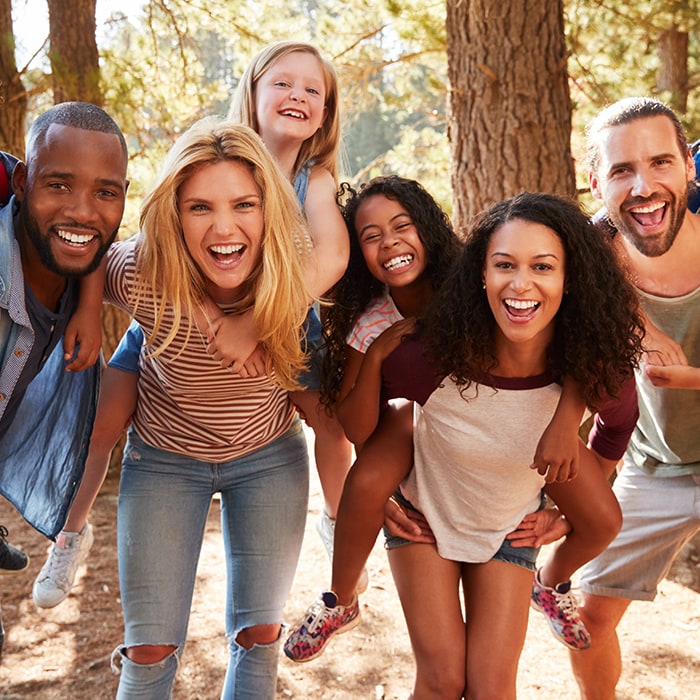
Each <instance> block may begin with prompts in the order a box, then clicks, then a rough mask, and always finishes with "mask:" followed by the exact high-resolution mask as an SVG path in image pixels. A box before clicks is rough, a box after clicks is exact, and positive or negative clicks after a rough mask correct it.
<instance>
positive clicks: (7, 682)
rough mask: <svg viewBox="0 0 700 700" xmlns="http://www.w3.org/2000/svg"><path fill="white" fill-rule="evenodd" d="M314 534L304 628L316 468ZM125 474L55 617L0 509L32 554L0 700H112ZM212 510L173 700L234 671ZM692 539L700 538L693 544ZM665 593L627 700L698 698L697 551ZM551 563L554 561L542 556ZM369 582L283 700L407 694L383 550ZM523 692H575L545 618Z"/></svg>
mask: <svg viewBox="0 0 700 700" xmlns="http://www.w3.org/2000/svg"><path fill="white" fill-rule="evenodd" d="M311 487H312V488H311V497H310V501H309V513H308V519H307V527H306V535H305V539H304V545H303V549H302V553H301V559H300V562H299V567H298V569H297V573H296V578H295V582H294V587H293V589H292V593H291V596H290V598H289V601H288V604H287V608H286V614H285V617H286V622H287V623H288V624H290V623H291V624H293V623H295V622H296V621H297V620H298V619H299V618H300V617H301V615H302V614H303V612H304V610H305V609H306V607H307V606H308V605H309V604H310V603H311V601H312V600H313V599H314V598H315V597H316V595H317V594H318V591H319V590H320V589H322V588H323V587H325V586H326V585H327V582H328V580H329V577H330V565H329V562H328V559H327V557H326V553H325V550H324V549H323V546H322V544H321V541H320V539H319V537H318V535H317V534H316V531H315V527H314V526H315V521H316V518H317V516H318V513H319V511H320V508H321V507H322V498H321V494H320V489H319V485H318V480H317V478H316V474H315V469H313V470H312V481H311ZM117 489H118V484H117V479H116V478H114V477H111V478H108V480H107V482H106V483H105V485H104V487H103V489H102V492H101V493H100V496H99V497H98V500H97V503H96V505H95V508H94V510H93V513H92V516H91V521H92V523H93V525H94V527H95V544H94V545H93V548H92V551H91V552H90V556H89V559H88V561H87V565H86V566H84V567H83V569H82V571H81V572H80V574H79V583H78V585H77V586H76V588H75V589H74V592H73V594H71V596H70V597H69V598H68V599H67V600H66V601H65V602H64V603H62V604H61V605H59V606H58V607H56V608H54V609H52V610H41V609H38V608H37V607H36V606H35V605H34V603H33V602H32V597H31V588H32V583H33V580H34V577H35V576H36V574H37V573H38V571H39V569H40V568H41V566H42V564H43V562H44V557H45V552H46V547H47V541H46V540H45V539H44V538H43V536H41V535H39V534H38V533H37V532H35V531H34V530H32V529H31V528H30V527H29V526H28V525H27V524H26V523H24V521H23V520H22V519H21V518H20V517H19V515H18V514H17V513H16V512H15V511H14V510H13V509H12V507H11V506H9V505H8V504H7V503H6V502H5V501H4V500H2V499H0V501H2V502H1V503H0V523H2V524H4V525H5V526H6V527H7V528H8V529H9V531H10V538H9V539H10V542H12V543H13V544H16V545H18V546H21V547H22V548H23V549H24V550H25V551H26V552H27V553H28V554H29V555H30V557H31V562H30V566H29V569H28V570H27V571H25V572H23V573H22V574H19V575H15V576H0V603H1V604H2V615H3V621H4V624H5V630H6V640H5V647H4V651H3V656H2V662H1V664H0V700H18V699H20V698H22V699H26V698H31V699H32V700H102V699H103V698H105V699H106V698H111V697H114V693H115V690H116V686H117V677H116V676H115V675H113V673H112V672H111V670H110V663H109V661H110V655H111V652H112V650H113V649H114V648H115V647H116V646H117V645H118V644H119V643H120V641H121V639H122V616H121V607H120V601H119V584H118V579H117V563H116V551H115V544H116V542H115V521H116V507H117ZM218 511H219V505H218V501H216V500H215V501H213V503H212V508H211V512H210V514H209V521H208V525H207V530H206V535H205V541H204V546H203V548H202V556H201V558H200V563H199V569H198V576H197V585H196V590H195V599H194V603H193V607H192V616H191V620H190V628H189V639H188V643H187V647H186V649H185V652H184V656H183V659H182V664H181V667H180V671H179V676H178V680H177V683H176V686H175V690H174V694H173V698H174V700H215V699H216V698H219V696H220V689H221V685H222V682H223V676H224V672H225V667H226V659H227V653H226V645H225V642H224V637H223V633H222V625H223V586H224V563H223V545H222V542H221V532H220V527H219V520H218ZM694 542H697V538H696V540H695V541H694ZM690 546H694V547H695V548H694V549H693V550H692V551H690V558H689V560H688V562H687V563H686V564H684V565H683V566H676V567H675V568H674V570H673V571H672V572H671V575H670V576H669V578H668V579H666V580H664V581H663V582H662V584H661V586H660V590H659V595H658V596H657V599H656V601H655V602H654V603H632V605H631V606H630V608H629V610H628V613H627V614H626V616H625V617H624V619H623V621H622V623H621V625H620V627H619V632H620V639H621V643H622V649H623V664H624V670H623V676H622V680H621V683H620V685H619V689H618V696H617V697H618V700H647V699H649V700H690V698H692V697H698V695H697V692H698V688H700V551H698V548H697V547H696V546H695V545H692V543H691V545H690ZM541 556H546V553H543V554H542V555H541ZM368 570H369V576H370V587H369V589H368V591H367V593H365V594H364V596H363V597H362V600H361V605H362V615H363V621H362V624H361V625H360V626H359V627H357V628H356V629H355V630H353V631H352V632H349V633H347V634H345V635H341V636H339V637H337V638H336V639H334V640H333V642H332V643H331V644H330V646H329V649H328V650H327V651H326V653H325V654H324V655H323V656H322V657H320V658H319V659H317V660H315V661H312V662H310V663H307V664H301V665H295V664H293V663H292V662H290V661H289V660H288V659H287V658H286V657H284V655H281V658H280V665H279V680H278V692H277V696H278V698H299V699H309V700H361V699H362V700H365V699H366V700H382V699H383V700H395V699H396V700H398V699H405V698H406V697H407V696H408V694H409V692H410V689H411V685H412V680H413V659H412V655H411V648H410V643H409V640H408V635H407V633H406V627H405V623H404V620H403V615H402V613H401V608H400V605H399V602H398V598H397V595H396V591H395V588H394V583H393V580H392V578H391V574H390V571H389V566H388V564H387V560H386V556H385V553H384V550H383V548H382V546H381V543H380V542H378V543H377V545H376V546H375V548H374V551H373V552H372V555H371V558H370V560H369V563H368ZM518 697H519V698H521V700H535V699H537V700H558V699H560V698H575V697H577V692H576V686H575V683H574V681H573V678H572V675H571V671H570V668H569V663H568V656H567V651H566V649H565V648H564V647H563V646H562V645H560V644H557V643H556V642H555V641H554V639H553V637H552V636H551V635H550V633H549V630H548V628H547V625H546V623H545V621H544V618H543V617H542V616H541V615H539V614H537V613H535V612H531V613H530V621H529V628H528V634H527V639H526V642H525V648H524V651H523V655H522V657H521V661H520V672H519V678H518Z"/></svg>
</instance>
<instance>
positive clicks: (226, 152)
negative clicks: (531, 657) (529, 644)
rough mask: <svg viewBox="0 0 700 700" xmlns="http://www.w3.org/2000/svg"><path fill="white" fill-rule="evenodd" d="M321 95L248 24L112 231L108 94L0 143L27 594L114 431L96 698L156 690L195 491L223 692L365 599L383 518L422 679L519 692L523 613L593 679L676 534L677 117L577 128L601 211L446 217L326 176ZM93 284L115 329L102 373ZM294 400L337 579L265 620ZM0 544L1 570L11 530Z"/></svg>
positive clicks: (3, 461) (511, 204)
mask: <svg viewBox="0 0 700 700" xmlns="http://www.w3.org/2000/svg"><path fill="white" fill-rule="evenodd" d="M338 102H339V95H338V83H337V78H336V75H335V72H334V70H333V67H332V65H331V64H330V63H329V62H328V61H327V59H325V58H324V57H323V56H322V55H321V54H320V53H319V52H318V50H317V49H316V48H315V47H313V46H311V45H308V44H303V43H297V42H278V43H275V44H273V45H271V46H268V47H266V48H265V49H263V51H261V52H260V54H258V56H256V57H255V58H254V59H253V61H252V62H251V64H250V66H249V67H248V69H247V70H246V72H245V74H244V76H243V77H242V79H241V81H240V84H239V87H238V89H237V93H236V95H235V97H234V100H233V103H232V107H231V111H230V113H229V115H228V117H227V118H225V119H220V118H214V117H210V118H205V119H203V120H201V121H199V122H197V123H196V124H194V125H193V126H191V127H190V128H189V129H188V130H187V131H185V132H184V133H183V134H182V135H181V136H180V138H179V139H178V140H177V142H176V143H175V144H174V145H173V147H172V148H171V150H170V152H169V153H168V155H167V157H166V159H165V162H164V164H163V166H162V169H161V171H160V173H159V175H158V178H157V180H156V182H155V184H154V186H153V187H152V189H151V190H150V192H149V193H148V195H147V196H146V198H145V200H144V202H143V204H142V207H141V213H140V222H139V223H140V225H139V231H138V233H137V234H136V235H134V236H133V237H131V238H129V239H127V240H124V241H117V240H115V239H116V234H117V230H118V228H119V224H120V221H121V217H122V213H123V208H124V202H125V197H126V192H127V188H128V180H127V177H126V166H127V160H128V158H127V150H126V144H125V141H124V137H123V136H122V134H121V132H120V131H119V129H118V127H117V125H116V124H115V123H114V122H113V120H112V119H111V118H110V117H109V116H108V115H106V114H105V113H104V111H103V110H101V109H99V108H97V107H95V106H93V105H88V104H84V103H65V104H62V105H57V106H56V107H54V108H52V109H50V110H48V111H47V112H45V113H44V114H42V115H41V116H40V117H39V118H37V120H36V121H35V122H34V124H33V125H32V127H31V129H30V132H29V135H28V142H27V150H26V155H25V160H24V161H21V162H18V163H16V164H15V163H14V162H12V161H11V160H8V161H3V163H5V162H6V163H7V168H6V171H7V172H8V174H9V183H8V184H9V186H8V188H7V195H10V194H11V193H12V196H11V198H10V200H9V202H8V203H7V204H6V205H5V206H4V207H3V208H2V209H0V266H1V267H0V329H1V335H0V358H1V359H2V375H1V377H0V444H1V445H2V448H3V449H2V456H1V457H0V492H2V494H3V495H4V496H5V497H6V498H8V499H9V500H10V501H12V503H14V504H15V505H16V506H17V508H18V509H19V510H20V512H21V513H22V514H23V516H24V517H25V518H26V519H27V520H28V521H29V522H30V523H31V524H32V525H33V526H34V527H36V528H37V529H39V530H40V531H41V532H43V533H44V534H46V535H47V536H48V537H50V538H52V539H54V540H55V541H54V543H53V544H52V546H51V549H50V553H49V557H48V559H47V561H46V563H45V565H44V566H43V567H42V570H41V572H40V574H39V576H38V577H37V579H36V581H35V583H34V588H33V597H34V599H35V601H36V602H37V604H39V605H42V606H44V607H51V606H53V605H57V604H59V603H60V602H61V601H62V600H63V599H64V598H65V597H66V596H67V595H68V593H69V592H70V589H71V586H72V585H73V579H74V576H75V571H76V569H77V568H78V566H79V564H80V563H81V562H82V561H83V560H84V558H85V556H86V555H87V552H88V550H89V548H90V544H91V541H92V537H93V533H92V530H91V527H90V525H89V523H88V514H89V511H90V508H91V506H92V503H93V502H94V499H95V497H96V495H97V492H98V490H99V487H100V485H101V483H102V481H103V479H104V476H105V473H106V467H107V460H108V457H109V453H110V452H111V449H112V448H113V446H114V443H115V442H116V440H117V438H118V437H119V435H120V433H121V432H122V431H123V430H124V428H125V427H126V426H127V425H128V426H129V427H128V439H127V445H126V448H125V450H124V458H123V464H122V470H121V479H120V486H119V505H118V524H117V555H118V565H119V579H120V590H121V601H122V607H123V612H124V625H125V632H124V640H123V643H121V644H119V645H118V646H117V648H116V649H115V652H114V654H113V659H112V663H113V667H114V668H115V669H116V670H119V673H120V679H119V686H118V690H117V697H118V698H121V699H126V698H137V697H139V698H141V697H142V698H146V697H148V698H168V697H170V695H171V692H172V688H173V684H174V681H175V676H176V671H177V667H178V664H179V660H180V657H181V655H182V652H183V649H184V646H185V643H186V637H187V624H188V619H189V612H190V606H191V600H192V593H193V589H194V584H195V572H196V566H197V560H198V557H199V552H200V548H201V545H202V539H203V535H204V528H205V524H206V518H207V514H208V511H209V506H210V503H211V499H212V496H213V495H214V494H215V493H219V494H220V498H221V526H222V532H223V540H224V547H225V552H226V616H225V617H226V619H225V631H226V639H227V642H228V649H229V663H228V669H227V673H226V678H225V680H224V686H223V690H222V697H225V698H231V699H234V698H236V699H239V698H241V699H242V698H256V699H262V698H273V697H274V696H275V691H276V675H277V664H278V658H279V655H280V654H279V652H280V647H281V646H284V652H285V654H286V655H287V656H288V657H289V658H291V659H292V660H294V661H308V660H310V659H312V658H315V657H317V656H318V655H319V654H320V653H322V652H323V650H324V649H325V645H326V642H327V641H328V640H329V639H330V638H331V637H332V635H333V634H335V633H337V632H342V631H347V630H349V629H351V628H352V627H354V626H356V625H357V624H358V623H359V622H360V608H359V604H358V595H359V594H361V593H362V592H363V591H364V589H365V588H366V585H367V579H366V571H365V570H364V566H365V562H366V558H367V555H368V554H369V550H370V549H371V547H372V545H373V543H374V541H375V540H376V537H377V534H378V532H379V531H380V529H381V527H382V524H383V523H384V524H385V537H386V546H387V549H388V556H389V560H390V564H391V568H392V573H393V575H394V579H395V581H396V586H397V591H398V594H399V597H400V599H401V604H402V607H403V611H404V614H405V617H406V622H407V626H408V630H409V635H410V638H411V644H412V647H413V651H414V656H415V661H416V678H415V684H414V689H413V694H412V697H413V698H414V700H421V699H422V698H433V697H435V698H437V697H439V698H462V697H465V698H469V697H498V698H514V697H515V696H516V672H517V665H518V659H519V656H520V652H521V650H522V646H523V643H524V638H525V631H526V627H527V615H528V610H529V607H530V606H531V605H532V606H533V607H535V608H536V609H538V610H541V611H542V612H543V613H544V614H545V616H546V617H547V620H548V622H549V623H550V626H551V628H552V630H553V632H554V634H555V635H556V636H557V637H558V638H559V639H560V640H561V641H562V642H563V643H565V644H566V645H567V646H568V647H569V648H571V650H572V652H571V659H572V665H573V668H574V673H575V675H576V678H577V680H578V682H579V685H580V687H581V693H582V697H585V698H607V699H611V698H613V697H614V687H615V685H616V683H617V680H618V678H619V674H620V650H619V645H618V643H617V639H616V636H615V628H616V626H617V623H618V622H619V620H620V618H621V617H622V615H623V613H624V611H625V608H626V606H627V604H628V603H629V601H630V600H632V599H649V600H650V599H652V598H653V597H654V594H655V590H656V586H657V584H658V582H659V581H660V580H661V578H662V577H663V576H664V575H665V574H666V572H667V571H668V568H669V566H670V563H671V561H672V560H673V558H674V557H675V555H676V554H677V552H678V551H679V550H680V548H681V547H682V546H683V544H684V543H685V542H686V541H687V540H688V539H689V538H690V537H692V535H693V534H694V533H695V532H697V530H698V528H699V527H700V513H698V510H697V508H698V506H697V503H698V502H700V499H699V498H698V491H699V489H700V455H699V454H698V452H699V451H700V444H698V441H697V438H696V437H695V435H696V434H697V431H696V430H694V427H695V423H696V419H697V417H698V407H700V404H699V403H698V394H697V392H696V391H692V390H691V391H688V389H697V388H699V387H700V379H699V378H698V377H699V375H700V370H697V369H695V368H696V367H698V366H700V357H698V353H700V350H697V349H696V346H697V343H696V342H695V341H696V339H697V336H698V333H699V332H700V307H699V306H698V299H699V298H700V296H699V295H700V272H699V271H698V270H697V269H694V268H693V266H691V265H686V264H685V262H686V261H687V260H692V259H694V256H695V258H697V253H698V247H700V238H699V234H700V230H699V227H700V217H698V215H696V214H694V213H691V212H689V211H688V210H687V204H688V201H689V195H690V194H691V192H690V190H689V183H691V182H692V181H693V180H694V175H695V171H694V167H693V161H692V158H691V157H690V154H689V151H688V146H687V143H686V140H685V137H684V135H683V130H682V128H681V126H680V122H679V121H678V119H677V117H676V116H675V115H674V113H673V112H672V111H671V110H670V109H669V108H668V107H666V106H665V105H664V104H663V103H661V102H659V101H658V100H654V99H646V98H634V99H630V100H623V101H621V102H619V103H616V104H614V105H612V106H610V107H608V108H607V109H606V110H604V111H603V112H602V113H601V114H600V115H599V117H598V118H597V120H596V121H595V122H594V123H593V124H592V126H591V129H590V132H589V142H590V184H591V190H592V192H593V194H594V196H596V197H597V198H599V199H601V200H602V202H603V203H604V205H605V207H606V211H607V218H608V220H609V222H610V226H609V227H607V228H606V227H602V226H599V225H596V224H594V223H592V222H591V221H590V220H589V218H588V216H587V215H586V214H585V213H584V212H583V211H582V209H581V207H580V206H579V205H578V204H576V203H575V202H573V201H570V200H568V199H566V198H562V197H558V196H554V195H550V194H538V193H521V194H519V195H516V196H514V197H512V198H510V199H508V200H506V201H504V202H501V203H498V204H495V205H494V206H492V207H490V208H489V209H488V210H487V211H485V212H483V213H482V214H481V215H480V216H479V217H478V218H477V219H476V221H475V222H474V223H473V225H472V226H471V227H470V230H469V231H468V232H466V233H465V235H464V236H458V235H457V234H456V233H455V231H454V230H453V228H452V226H451V224H450V222H449V219H448V217H447V216H446V214H445V213H444V212H443V211H442V209H441V208H440V207H439V206H438V204H437V203H436V202H435V200H434V199H433V198H432V197H431V196H430V194H429V193H428V192H426V191H425V190H424V189H423V188H422V187H421V186H420V185H419V184H418V183H416V182H414V181H412V180H408V179H406V178H402V177H399V176H386V177H379V178H376V179H375V180H372V181H371V182H369V183H367V184H365V185H363V186H361V187H359V188H357V189H355V188H352V187H350V186H343V187H341V188H340V193H338V190H339V183H338V165H337V160H338V150H339V145H340V125H339V104H338ZM0 185H2V181H1V180H0ZM0 195H2V190H1V189H0ZM103 298H104V300H105V301H107V302H109V303H112V304H114V305H116V306H117V307H119V308H121V309H123V310H125V311H127V312H128V313H129V314H130V316H131V317H132V319H133V323H132V325H131V326H130V328H129V330H128V331H127V333H126V334H125V337H124V338H123V340H122V343H120V346H119V348H118V349H117V351H115V353H114V355H113V357H112V358H111V359H110V363H109V365H107V367H105V368H104V369H103V370H102V382H101V386H99V367H98V366H97V365H94V364H93V363H94V359H95V356H96V348H97V347H99V342H98V343H95V338H96V337H97V339H98V340H99V308H100V305H101V301H102V299H103ZM316 309H320V313H318V311H317V310H316ZM62 338H63V339H64V342H63V345H62V346H61V345H60V342H61V339H62ZM66 369H68V370H69V371H65V370H66ZM80 370H82V371H80ZM47 387H51V391H47ZM98 388H99V392H98ZM98 395H99V399H98ZM637 396H638V397H639V400H637ZM300 414H301V416H302V417H303V418H304V419H305V420H306V421H307V422H308V423H309V425H310V426H312V427H313V429H314V432H315V435H316V442H315V444H316V447H315V457H316V463H317V467H318V470H319V476H320V479H321V484H322V487H323V493H324V500H325V507H324V511H323V514H322V519H321V521H320V523H319V532H320V533H321V534H322V537H323V538H324V543H325V544H326V545H327V548H328V552H329V556H331V559H332V562H333V573H332V583H331V586H330V588H329V590H327V591H324V592H323V593H322V594H321V596H320V597H319V599H318V600H316V601H314V603H313V604H312V606H311V607H310V608H309V611H307V614H305V616H304V618H303V620H302V621H301V623H300V624H299V625H297V626H295V627H293V628H292V630H291V633H290V634H289V636H288V638H287V639H286V641H285V640H283V639H282V633H283V624H282V623H283V608H284V604H285V601H286V599H287V596H288V594H289V591H290V588H291V585H292V579H293V576H294V572H295V569H296V565H297V561H298V557H299V552H300V548H301V542H302V537H303V532H304V524H305V520H306V513H307V501H308V469H309V461H308V455H307V448H306V441H305V439H304V436H303V433H302V430H301V423H300V418H299V415H300ZM588 415H593V416H594V420H593V423H592V428H591V431H590V434H589V436H588V442H587V444H584V442H582V441H581V439H580V438H579V426H580V425H581V423H582V421H583V420H584V418H585V417H587V416H588ZM76 416H80V419H79V420H77V419H76ZM93 419H94V421H93ZM93 422H94V427H92V426H93ZM80 426H87V427H86V428H82V429H81V428H80ZM91 429H92V437H91V439H90V434H89V432H90V430H91ZM86 432H87V434H86ZM28 435H31V436H32V439H31V441H27V436H28ZM352 446H354V448H355V452H356V460H355V463H354V464H353V465H352V468H351V467H350V461H351V448H352ZM623 456H624V461H623V466H622V467H621V468H620V469H618V471H619V473H618V475H617V478H616V479H615V483H614V487H613V489H611V488H610V485H609V477H610V475H611V474H612V473H613V472H614V471H615V469H616V466H617V465H618V462H619V461H620V459H622V458H623ZM547 499H549V501H551V503H549V502H548V501H547ZM0 535H2V536H5V535H6V533H5V532H4V531H2V532H0ZM559 539H560V542H559V543H558V545H557V547H556V548H555V549H554V551H553V553H552V555H551V557H550V558H549V559H548V560H547V561H546V562H544V563H541V562H539V568H536V564H537V563H538V562H537V554H538V548H539V547H540V546H541V545H542V544H544V543H547V542H552V541H555V540H559ZM584 564H585V566H584V568H583V571H582V574H581V578H582V586H583V591H584V600H583V604H582V605H581V606H580V607H578V608H577V605H576V601H575V599H574V596H573V594H572V593H571V590H570V585H571V577H572V575H573V574H574V572H575V571H577V570H578V569H579V568H580V567H581V566H583V565H584ZM0 566H2V567H4V568H5V569H14V570H21V569H23V568H24V567H26V558H25V557H24V555H23V553H22V552H20V551H19V550H17V549H15V548H13V547H12V546H11V545H10V544H9V543H7V542H6V541H5V540H4V539H2V541H1V542H0ZM460 590H462V591H463V599H461V598H460ZM493 649H498V650H499V653H497V654H494V653H492V650H493Z"/></svg>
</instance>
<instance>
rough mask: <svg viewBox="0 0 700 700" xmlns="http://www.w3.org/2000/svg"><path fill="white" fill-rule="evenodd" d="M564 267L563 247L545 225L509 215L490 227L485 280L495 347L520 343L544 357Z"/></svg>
mask: <svg viewBox="0 0 700 700" xmlns="http://www.w3.org/2000/svg"><path fill="white" fill-rule="evenodd" d="M565 271H566V254H565V251H564V247H563V245H562V242H561V239H560V238H559V236H558V235H557V234H556V233H555V232H554V231H553V230H552V229H550V228H549V227H547V226H543V225H542V224H537V223H533V222H531V221H525V220H523V219H512V220H510V221H508V222H507V223H505V224H503V225H502V226H500V227H499V228H498V229H496V230H495V231H494V233H493V235H492V236H491V240H490V241H489V244H488V248H487V250H486V261H485V265H484V284H485V285H486V295H487V298H488V302H489V306H490V308H491V312H492V313H493V316H494V318H495V320H496V348H505V347H511V348H512V347H513V346H519V347H522V348H527V349H528V351H529V352H530V353H531V354H532V356H534V357H537V358H540V360H543V359H544V357H545V354H546V350H547V347H548V345H549V343H550V342H551V340H552V338H553V336H554V323H555V316H556V314H557V311H559V307H560V305H561V301H562V297H563V294H564V285H565ZM541 369H542V370H544V366H543V367H542V368H541Z"/></svg>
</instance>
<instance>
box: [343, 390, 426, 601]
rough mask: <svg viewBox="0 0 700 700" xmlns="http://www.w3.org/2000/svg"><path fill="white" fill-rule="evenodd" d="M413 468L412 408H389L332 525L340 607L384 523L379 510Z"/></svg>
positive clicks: (364, 450) (354, 585)
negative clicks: (333, 525)
mask: <svg viewBox="0 0 700 700" xmlns="http://www.w3.org/2000/svg"><path fill="white" fill-rule="evenodd" d="M412 464H413V407H412V404H406V405H404V406H402V407H400V408H393V407H392V408H390V409H388V410H387V411H385V412H384V414H383V415H382V418H381V419H380V421H379V425H378V426H377V429H376V430H375V432H374V433H373V435H372V436H371V437H370V439H369V440H367V442H366V443H365V444H364V445H363V447H362V450H361V452H360V455H359V457H358V458H357V460H356V462H355V464H354V465H353V466H352V468H351V470H350V472H349V474H348V476H347V479H346V480H345V488H344V489H343V495H342V497H341V499H340V506H339V508H338V517H337V519H336V524H335V553H334V556H333V577H332V581H331V590H332V591H333V592H334V593H335V594H336V595H337V596H338V602H339V604H341V605H347V604H348V603H350V601H351V600H352V599H353V597H354V595H355V589H356V588H357V582H358V580H359V578H360V574H361V572H362V569H363V567H364V566H365V563H366V561H367V558H368V557H369V555H370V552H371V551H372V547H373V546H374V543H375V541H376V539H377V534H378V533H379V531H380V530H381V527H382V524H383V522H384V506H385V505H386V502H387V501H388V500H389V498H390V497H391V495H392V494H393V493H394V491H396V489H397V488H398V486H399V484H400V483H401V481H402V480H403V479H404V477H405V476H406V474H407V473H408V472H409V470H410V469H411V465H412Z"/></svg>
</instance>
